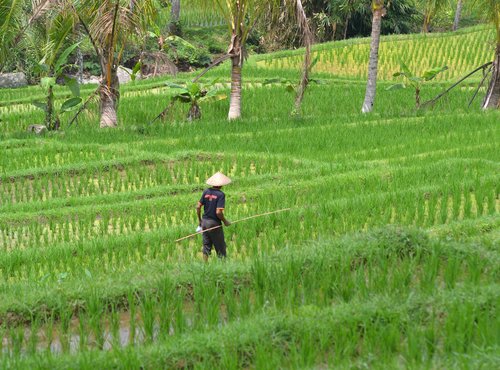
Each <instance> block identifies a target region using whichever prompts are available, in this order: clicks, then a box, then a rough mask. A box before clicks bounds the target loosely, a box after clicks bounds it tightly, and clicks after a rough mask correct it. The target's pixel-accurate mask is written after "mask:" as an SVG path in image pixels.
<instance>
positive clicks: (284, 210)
mask: <svg viewBox="0 0 500 370" xmlns="http://www.w3.org/2000/svg"><path fill="white" fill-rule="evenodd" d="M290 210H291V208H283V209H278V210H277V211H270V212H266V213H261V214H258V215H253V216H249V217H245V218H242V219H239V220H236V221H233V222H231V225H234V224H236V223H239V222H243V221H248V220H251V219H253V218H257V217H263V216H268V215H273V214H275V213H280V212H286V211H290ZM220 227H222V225H218V226H214V227H211V228H208V229H205V230H201V231H198V232H196V233H194V234H190V235H187V236H184V237H182V238H180V239H177V240H176V241H175V242H176V243H178V242H180V241H183V240H186V239H189V238H192V237H193V236H196V235H198V234H203V233H206V232H207V231H211V230H215V229H218V228H220Z"/></svg>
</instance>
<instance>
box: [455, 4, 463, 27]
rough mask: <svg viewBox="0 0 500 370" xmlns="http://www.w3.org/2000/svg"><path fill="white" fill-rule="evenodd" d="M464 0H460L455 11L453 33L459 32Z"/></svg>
mask: <svg viewBox="0 0 500 370" xmlns="http://www.w3.org/2000/svg"><path fill="white" fill-rule="evenodd" d="M463 5H464V3H463V0H458V2H457V10H456V11H455V20H454V21H453V31H456V30H458V25H459V23H460V18H461V16H462V8H463Z"/></svg>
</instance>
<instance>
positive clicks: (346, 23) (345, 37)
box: [344, 16, 350, 40]
mask: <svg viewBox="0 0 500 370" xmlns="http://www.w3.org/2000/svg"><path fill="white" fill-rule="evenodd" d="M349 18H350V16H347V17H346V19H345V26H344V40H346V39H347V28H348V27H349Z"/></svg>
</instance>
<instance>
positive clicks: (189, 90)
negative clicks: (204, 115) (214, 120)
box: [162, 80, 227, 121]
mask: <svg viewBox="0 0 500 370" xmlns="http://www.w3.org/2000/svg"><path fill="white" fill-rule="evenodd" d="M216 83H217V81H216V80H215V81H213V82H211V83H209V84H206V85H203V84H201V83H196V82H189V83H187V84H186V86H182V85H179V84H175V83H171V82H167V83H166V85H167V86H168V87H169V88H171V89H173V90H174V95H173V96H172V98H171V101H170V105H169V107H167V109H166V110H165V111H163V112H162V115H163V116H164V115H165V113H166V111H167V110H168V109H169V108H171V106H172V105H173V104H174V103H176V102H180V103H184V104H189V111H188V114H187V119H188V121H193V120H195V119H200V118H201V108H200V104H201V103H208V102H213V101H219V100H224V99H226V98H227V95H226V94H225V93H221V91H220V88H217V87H216Z"/></svg>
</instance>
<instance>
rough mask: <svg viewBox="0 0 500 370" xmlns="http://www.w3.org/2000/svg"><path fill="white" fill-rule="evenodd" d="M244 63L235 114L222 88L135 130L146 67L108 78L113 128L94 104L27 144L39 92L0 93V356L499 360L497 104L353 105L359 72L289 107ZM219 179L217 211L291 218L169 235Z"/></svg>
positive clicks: (149, 110) (32, 359)
mask: <svg viewBox="0 0 500 370" xmlns="http://www.w3.org/2000/svg"><path fill="white" fill-rule="evenodd" d="M476 32H479V33H481V32H486V31H483V30H482V29H473V30H472V31H471V32H470V33H469V32H466V31H462V32H461V33H459V34H458V36H449V37H452V38H453V37H469V36H470V37H475V36H474V35H475V33H476ZM420 38H421V37H420V36H417V37H410V41H409V43H412V42H413V41H412V40H420ZM436 40H438V38H436ZM398 42H399V43H403V42H404V41H398ZM321 47H322V46H320V47H319V48H321ZM329 48H330V46H329V45H326V46H325V50H329ZM356 48H357V46H356V45H354V46H353V49H352V50H356ZM318 50H319V49H318ZM433 50H435V49H433ZM354 52H355V51H353V53H354ZM289 54H290V55H291V54H293V52H289ZM283 55H285V54H283ZM270 58H272V57H270ZM259 60H260V59H257V58H255V59H250V61H249V63H248V65H246V66H245V68H244V76H245V77H244V78H245V81H246V84H245V87H244V92H243V94H244V102H243V104H244V106H243V115H244V118H243V119H242V120H241V121H238V122H230V123H229V122H227V121H226V120H225V116H226V113H227V109H228V101H219V102H216V103H213V104H207V105H204V106H202V110H203V119H202V120H201V121H198V122H193V123H187V122H185V121H184V117H185V114H186V109H185V108H184V107H177V108H175V109H174V110H173V111H172V113H171V115H170V116H169V117H168V120H167V121H164V122H161V121H158V122H156V123H154V124H152V125H150V124H149V122H150V120H151V119H152V118H154V117H155V116H156V115H157V114H158V113H159V112H160V111H161V110H162V108H163V107H164V106H165V105H166V104H167V101H168V94H169V91H168V89H167V88H164V82H165V80H164V79H157V80H154V81H140V82H137V83H135V84H130V85H127V86H124V87H123V89H122V99H121V102H120V107H119V116H120V122H119V127H118V128H117V129H115V130H99V129H98V128H97V118H98V117H97V115H96V113H95V111H96V108H97V107H96V106H93V107H91V109H90V111H89V112H88V113H85V114H84V115H82V117H81V119H80V121H79V122H78V124H76V125H74V126H72V127H66V126H65V124H66V123H67V120H68V119H69V117H65V118H64V119H63V127H64V129H63V131H61V132H58V133H50V134H47V135H45V136H43V137H35V136H32V135H30V134H28V133H26V132H25V127H26V126H27V125H28V124H30V123H34V122H40V121H41V120H42V119H43V115H42V112H39V111H37V110H36V109H34V108H32V107H31V106H30V101H31V100H32V99H35V97H38V95H41V94H40V90H39V89H38V88H36V87H34V88H27V89H20V90H5V91H0V101H1V102H0V112H1V114H2V116H1V121H0V338H2V340H1V341H0V343H1V347H0V352H2V356H1V357H0V367H2V368H19V369H25V368H41V369H49V368H50V369H57V368H61V369H63V368H84V369H90V368H146V369H155V368H234V369H236V368H242V367H245V368H258V369H261V368H264V369H266V368H269V369H275V368H318V367H320V368H321V367H325V368H330V367H339V368H361V367H370V368H380V369H382V368H384V369H385V368H454V367H457V366H458V367H471V368H479V367H483V368H496V367H498V365H499V363H500V358H499V356H498V347H499V338H498V332H499V330H498V329H499V328H498V320H497V317H498V298H499V293H500V292H499V286H498V281H499V278H500V269H499V267H498V266H500V264H499V262H500V261H499V259H500V255H499V250H498V245H500V233H499V230H500V227H499V226H500V217H499V212H500V201H499V184H500V181H499V174H500V171H499V160H500V155H499V153H500V150H499V146H498V142H499V139H500V130H499V128H498V119H499V113H498V112H496V111H492V112H482V111H481V110H480V109H479V101H476V102H475V103H474V104H473V105H472V106H471V108H467V104H468V101H469V99H470V97H471V95H472V94H473V89H472V88H471V87H470V86H469V87H465V88H464V89H461V90H456V91H454V92H452V93H451V94H450V95H448V96H447V97H446V98H445V99H443V100H442V101H440V102H439V103H438V104H436V106H435V107H433V108H432V109H428V110H420V111H415V110H414V108H413V101H412V93H411V91H409V90H401V91H396V92H392V91H386V90H385V88H386V87H387V86H388V83H384V82H382V83H381V84H380V85H379V91H378V95H377V103H376V107H375V111H374V113H373V114H370V115H362V114H361V113H359V111H360V107H361V103H362V100H363V96H364V81H362V80H361V79H358V80H356V78H355V77H354V76H352V75H351V76H348V78H344V77H332V76H330V77H329V76H328V74H326V73H323V74H322V77H323V78H325V80H326V82H327V84H325V85H312V86H311V87H310V89H309V90H308V91H307V94H306V96H305V100H304V106H303V111H302V116H301V117H300V118H296V117H291V116H290V114H289V112H290V109H291V107H292V105H293V97H292V96H290V95H288V94H287V92H286V91H285V90H284V89H283V88H282V87H280V86H276V85H273V86H267V87H263V86H262V82H263V80H264V79H265V78H267V77H271V76H273V75H274V76H275V75H277V74H279V75H284V76H289V77H295V76H298V71H296V70H289V71H283V70H280V69H279V68H277V67H276V66H275V67H272V68H268V67H265V68H262V67H261V66H259V63H260V62H259ZM269 60H273V59H269ZM471 60H472V59H471ZM385 63H386V62H385V61H383V62H382V66H385ZM191 76H192V75H180V76H178V77H176V80H179V81H180V82H182V81H186V80H187V79H188V78H190V77H191ZM215 76H222V77H223V80H222V82H221V83H223V84H224V85H223V86H224V87H225V89H226V90H227V89H228V76H229V75H228V67H227V66H223V67H221V69H219V70H215V71H213V73H212V74H210V75H209V76H207V80H209V79H211V78H213V77H215ZM93 88H94V87H87V88H85V89H84V95H87V94H90V93H91V92H92V89H93ZM441 90H442V85H441V84H440V83H437V84H431V85H430V86H427V87H426V88H425V89H424V90H423V91H422V94H423V95H424V98H426V99H427V98H431V97H432V96H434V95H436V94H437V93H439V92H440V91H441ZM482 92H483V91H482ZM57 93H58V94H59V96H60V97H62V95H63V94H64V92H63V91H62V90H58V91H57ZM218 170H222V171H223V172H224V173H226V174H227V175H229V176H230V177H231V178H232V179H233V183H232V184H231V185H230V186H228V187H227V188H225V191H226V195H227V209H226V213H227V216H228V218H229V219H231V220H236V219H240V218H243V217H247V216H250V215H253V214H258V213H262V212H266V211H270V210H275V209H281V208H285V207H290V208H291V210H290V211H289V212H285V213H280V214H277V215H275V216H270V217H265V218H261V219H255V220H252V221H249V222H247V223H241V224H235V225H233V226H231V227H229V228H227V229H226V231H225V232H226V235H227V242H228V254H229V259H228V260H227V261H225V262H220V261H217V260H216V259H215V258H212V259H211V260H210V261H209V263H208V264H204V263H203V262H202V258H201V252H200V250H201V245H200V243H201V240H200V238H193V239H190V240H186V241H184V242H182V243H175V242H174V241H175V240H176V239H177V238H179V237H181V236H184V235H187V234H190V233H192V232H193V229H194V228H195V227H196V216H195V212H194V205H195V204H196V201H197V200H198V197H199V195H200V193H201V191H202V190H203V188H204V185H203V184H204V180H205V179H206V178H207V177H209V176H210V175H211V174H212V173H213V172H215V171H218ZM120 332H121V336H120ZM32 333H37V335H33V334H32Z"/></svg>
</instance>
